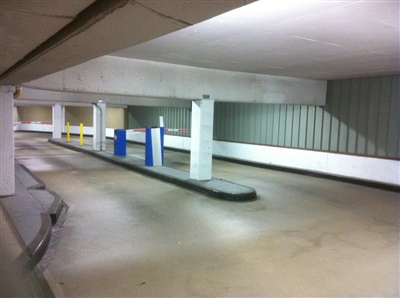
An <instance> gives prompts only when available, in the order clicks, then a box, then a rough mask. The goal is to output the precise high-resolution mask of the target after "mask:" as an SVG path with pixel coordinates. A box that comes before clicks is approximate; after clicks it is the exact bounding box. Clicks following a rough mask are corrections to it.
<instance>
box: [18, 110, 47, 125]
mask: <svg viewBox="0 0 400 298" xmlns="http://www.w3.org/2000/svg"><path fill="white" fill-rule="evenodd" d="M17 113H18V115H19V118H20V121H50V122H51V121H52V108H51V107H35V106H32V107H18V112H17ZM14 121H17V120H14Z"/></svg>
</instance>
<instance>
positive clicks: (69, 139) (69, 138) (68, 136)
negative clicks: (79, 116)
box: [67, 122, 71, 143]
mask: <svg viewBox="0 0 400 298" xmlns="http://www.w3.org/2000/svg"><path fill="white" fill-rule="evenodd" d="M70 133H71V130H70V127H69V122H67V143H69V142H71V135H70Z"/></svg>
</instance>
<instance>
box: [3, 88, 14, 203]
mask: <svg viewBox="0 0 400 298" xmlns="http://www.w3.org/2000/svg"><path fill="white" fill-rule="evenodd" d="M0 94H1V96H0V165H1V166H0V196H11V195H14V194H15V176H14V175H15V169H14V119H13V107H14V99H13V88H12V87H9V86H0Z"/></svg>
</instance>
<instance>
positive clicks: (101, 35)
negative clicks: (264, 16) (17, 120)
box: [0, 0, 252, 84]
mask: <svg viewBox="0 0 400 298" xmlns="http://www.w3.org/2000/svg"><path fill="white" fill-rule="evenodd" d="M249 2H252V1H246V0H232V1H208V0H190V1H165V0H159V1H149V0H136V1H135V0H113V1H110V0H97V1H94V0H79V1H69V0H59V1H49V0H18V1H16V0H1V2H0V31H1V32H0V52H1V55H0V80H1V81H0V84H21V83H24V82H28V81H31V80H34V79H38V78H41V77H43V76H45V75H48V74H51V73H54V72H57V71H60V70H63V69H66V68H69V67H72V66H75V65H78V64H81V63H83V62H86V61H88V60H91V59H94V58H97V57H100V56H103V55H107V54H110V53H112V52H115V51H117V50H121V49H124V48H127V47H130V46H133V45H136V44H140V43H142V42H145V41H148V40H151V39H153V38H156V37H159V36H162V35H165V34H168V33H170V32H173V31H176V30H179V29H182V28H186V27H188V26H191V25H192V24H195V23H197V22H201V21H204V20H206V19H209V18H211V17H214V16H216V15H219V14H221V13H224V12H226V11H229V10H231V9H234V8H237V7H240V6H242V5H244V4H246V3H249Z"/></svg>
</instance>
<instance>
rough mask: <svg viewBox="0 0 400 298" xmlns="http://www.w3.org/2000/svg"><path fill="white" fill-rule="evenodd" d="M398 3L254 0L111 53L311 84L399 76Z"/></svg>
mask: <svg viewBox="0 0 400 298" xmlns="http://www.w3.org/2000/svg"><path fill="white" fill-rule="evenodd" d="M399 14H400V11H399V1H384V0H379V1H312V0H307V1H302V0H295V1H294V0H281V1H269V0H261V1H258V2H255V3H252V4H249V5H247V6H244V7H241V8H239V9H236V10H233V11H230V12H227V13H225V14H223V15H220V16H217V17H214V18H212V19H210V20H207V21H204V22H202V23H199V24H196V25H195V26H192V27H187V28H185V29H182V30H179V31H176V32H173V33H170V34H168V35H165V36H162V37H159V38H157V39H153V40H151V41H148V42H145V43H142V44H139V45H136V46H133V47H130V48H127V49H125V50H122V51H118V52H116V53H113V54H112V55H114V56H121V57H127V58H135V59H143V60H153V61H160V62H167V63H175V64H184V65H191V66H198V67H204V68H215V69H222V70H231V71H240V72H249V73H261V74H269V75H278V76H290V77H302V78H313V79H342V78H357V77H368V76H376V75H392V74H399V73H400V60H399Z"/></svg>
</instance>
